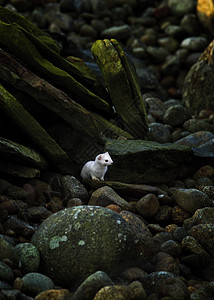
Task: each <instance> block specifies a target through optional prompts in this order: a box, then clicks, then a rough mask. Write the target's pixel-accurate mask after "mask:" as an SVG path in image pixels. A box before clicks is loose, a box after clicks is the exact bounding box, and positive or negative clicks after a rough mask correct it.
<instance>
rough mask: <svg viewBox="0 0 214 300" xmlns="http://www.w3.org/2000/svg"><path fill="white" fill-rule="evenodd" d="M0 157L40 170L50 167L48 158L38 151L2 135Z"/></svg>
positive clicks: (0, 138)
mask: <svg viewBox="0 0 214 300" xmlns="http://www.w3.org/2000/svg"><path fill="white" fill-rule="evenodd" d="M0 158H1V160H8V161H10V162H16V163H19V164H21V163H22V164H24V165H27V166H30V167H36V168H38V169H40V170H44V169H48V167H49V164H48V162H47V160H46V159H45V158H44V156H43V155H41V154H40V153H39V152H38V151H36V150H34V149H32V148H29V147H26V146H23V145H21V144H19V143H15V142H13V141H10V140H8V139H5V138H2V137H0Z"/></svg>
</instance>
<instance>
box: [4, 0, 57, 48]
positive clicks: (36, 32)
mask: <svg viewBox="0 0 214 300" xmlns="http://www.w3.org/2000/svg"><path fill="white" fill-rule="evenodd" d="M0 20H2V21H3V22H5V23H8V24H13V23H16V24H18V25H20V26H21V27H23V28H24V29H25V30H26V31H27V32H29V33H30V34H32V35H33V36H35V37H36V38H37V39H38V40H39V41H40V42H41V43H43V44H45V45H47V46H48V47H49V48H50V49H52V50H53V51H54V52H56V53H59V52H60V48H59V47H58V45H57V42H56V41H54V40H53V39H52V38H51V37H50V35H49V34H48V33H46V32H44V31H43V30H40V29H39V28H38V27H37V26H35V25H33V24H32V23H31V22H30V21H28V20H27V19H26V18H25V17H23V16H22V15H20V14H18V13H15V12H13V11H11V10H9V9H7V8H4V7H2V6H0Z"/></svg>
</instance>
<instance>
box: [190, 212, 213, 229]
mask: <svg viewBox="0 0 214 300" xmlns="http://www.w3.org/2000/svg"><path fill="white" fill-rule="evenodd" d="M198 224H214V208H213V207H204V208H201V209H198V210H197V211H196V212H195V213H194V215H193V216H192V218H189V219H187V220H185V222H184V227H185V228H186V230H189V229H191V228H192V227H193V226H195V225H198Z"/></svg>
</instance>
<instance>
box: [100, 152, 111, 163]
mask: <svg viewBox="0 0 214 300" xmlns="http://www.w3.org/2000/svg"><path fill="white" fill-rule="evenodd" d="M96 161H97V162H98V163H100V164H101V165H103V166H110V165H112V164H113V160H112V159H111V156H110V155H109V153H108V152H105V153H102V154H99V155H97V157H96Z"/></svg>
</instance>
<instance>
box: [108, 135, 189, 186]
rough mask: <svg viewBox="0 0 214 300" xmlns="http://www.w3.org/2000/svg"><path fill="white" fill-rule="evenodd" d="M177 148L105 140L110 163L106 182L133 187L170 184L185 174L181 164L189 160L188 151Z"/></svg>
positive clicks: (138, 141) (137, 141)
mask: <svg viewBox="0 0 214 300" xmlns="http://www.w3.org/2000/svg"><path fill="white" fill-rule="evenodd" d="M180 147H181V146H180V145H179V147H177V145H176V146H175V145H174V144H170V143H169V144H167V145H162V144H159V143H156V142H151V141H145V140H107V142H106V145H105V149H106V151H108V152H109V153H111V157H112V159H113V161H114V166H113V167H112V168H111V169H109V170H108V176H109V179H110V180H116V181H122V182H128V183H135V184H136V183H146V182H147V183H148V182H149V183H154V182H155V183H157V182H159V183H167V182H169V181H172V180H173V179H174V178H175V177H176V176H178V174H179V173H180V175H181V173H185V167H184V164H185V165H186V164H187V163H188V161H189V163H190V161H191V157H192V153H191V150H190V148H186V147H184V146H182V147H181V148H180ZM175 168H176V172H175ZM175 173H176V174H175Z"/></svg>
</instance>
